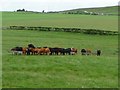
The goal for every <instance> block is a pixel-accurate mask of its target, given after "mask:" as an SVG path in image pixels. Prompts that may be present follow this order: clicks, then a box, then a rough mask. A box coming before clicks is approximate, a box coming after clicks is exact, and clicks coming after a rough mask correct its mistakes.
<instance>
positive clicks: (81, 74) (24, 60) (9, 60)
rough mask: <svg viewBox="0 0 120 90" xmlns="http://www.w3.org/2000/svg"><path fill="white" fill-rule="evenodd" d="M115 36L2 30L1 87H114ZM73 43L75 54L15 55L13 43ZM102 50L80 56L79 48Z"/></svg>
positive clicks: (48, 44)
mask: <svg viewBox="0 0 120 90" xmlns="http://www.w3.org/2000/svg"><path fill="white" fill-rule="evenodd" d="M117 39H118V36H100V35H85V34H80V33H66V32H39V31H25V30H22V31H19V30H18V31H17V30H4V31H3V43H2V44H3V65H2V66H3V77H2V80H3V82H2V85H3V87H20V88H93V87H94V88H108V87H109V88H115V87H118V76H117V75H118V66H117V65H118V57H117V56H118V55H117V49H118V48H117V46H118V42H117ZM28 43H33V44H35V46H42V47H43V46H50V47H55V46H58V47H64V48H65V47H75V48H77V49H78V54H77V55H70V56H69V55H65V56H62V55H58V56H56V55H53V56H49V55H47V56H46V55H41V56H40V55H39V56H14V55H11V53H10V49H11V48H12V47H15V46H24V47H26V46H27V44H28ZM82 48H91V49H92V51H95V50H96V49H101V50H102V56H100V57H97V56H94V55H93V56H81V54H80V49H82Z"/></svg>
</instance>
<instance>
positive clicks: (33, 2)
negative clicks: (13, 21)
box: [0, 0, 119, 11]
mask: <svg viewBox="0 0 120 90" xmlns="http://www.w3.org/2000/svg"><path fill="white" fill-rule="evenodd" d="M118 1H119V0H1V1H0V11H16V10H17V9H23V8H24V9H26V10H28V11H42V10H45V11H61V10H69V9H76V8H87V7H104V6H114V5H118Z"/></svg>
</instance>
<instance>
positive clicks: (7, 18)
mask: <svg viewBox="0 0 120 90" xmlns="http://www.w3.org/2000/svg"><path fill="white" fill-rule="evenodd" d="M2 19H3V26H11V25H18V26H20V25H22V26H46V27H48V26H51V27H71V28H72V27H75V28H82V29H101V30H112V31H118V20H117V19H118V17H117V16H94V15H93V16H91V15H70V14H40V13H29V12H28V13H24V12H23V13H22V12H19V13H17V12H3V13H2Z"/></svg>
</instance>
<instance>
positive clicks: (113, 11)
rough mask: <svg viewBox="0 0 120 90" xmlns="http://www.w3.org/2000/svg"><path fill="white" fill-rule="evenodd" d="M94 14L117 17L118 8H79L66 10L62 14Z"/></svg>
mask: <svg viewBox="0 0 120 90" xmlns="http://www.w3.org/2000/svg"><path fill="white" fill-rule="evenodd" d="M78 11H79V12H84V11H87V12H95V13H100V14H101V13H103V14H108V15H109V14H112V15H118V6H109V7H97V8H80V9H73V10H66V11H63V12H78Z"/></svg>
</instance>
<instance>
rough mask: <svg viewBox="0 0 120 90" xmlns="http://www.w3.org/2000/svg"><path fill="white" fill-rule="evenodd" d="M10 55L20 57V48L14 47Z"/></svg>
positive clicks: (21, 52)
mask: <svg viewBox="0 0 120 90" xmlns="http://www.w3.org/2000/svg"><path fill="white" fill-rule="evenodd" d="M11 51H12V54H14V55H21V54H23V51H22V47H14V48H12V49H11Z"/></svg>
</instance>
